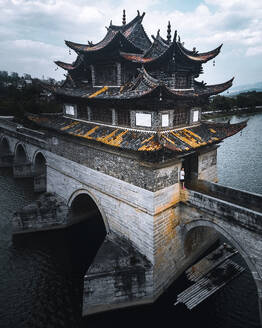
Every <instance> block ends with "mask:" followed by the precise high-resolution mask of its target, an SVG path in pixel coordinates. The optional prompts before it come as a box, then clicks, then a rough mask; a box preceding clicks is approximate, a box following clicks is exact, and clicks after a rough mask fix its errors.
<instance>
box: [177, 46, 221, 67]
mask: <svg viewBox="0 0 262 328" xmlns="http://www.w3.org/2000/svg"><path fill="white" fill-rule="evenodd" d="M177 45H178V47H179V49H180V51H181V52H182V53H183V55H184V56H186V57H187V58H188V59H190V60H192V61H195V62H200V63H206V62H208V61H209V60H211V59H213V58H215V57H216V56H217V55H218V54H219V53H220V49H221V47H222V45H223V44H221V45H220V46H219V47H217V48H216V49H214V50H211V51H208V52H202V53H196V52H193V51H189V50H187V49H185V48H184V47H183V46H182V44H181V43H180V42H177Z"/></svg>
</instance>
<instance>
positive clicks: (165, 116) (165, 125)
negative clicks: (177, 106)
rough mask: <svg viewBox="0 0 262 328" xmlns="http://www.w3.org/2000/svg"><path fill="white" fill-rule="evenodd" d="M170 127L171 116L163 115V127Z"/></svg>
mask: <svg viewBox="0 0 262 328" xmlns="http://www.w3.org/2000/svg"><path fill="white" fill-rule="evenodd" d="M167 126H169V115H168V114H162V127H167Z"/></svg>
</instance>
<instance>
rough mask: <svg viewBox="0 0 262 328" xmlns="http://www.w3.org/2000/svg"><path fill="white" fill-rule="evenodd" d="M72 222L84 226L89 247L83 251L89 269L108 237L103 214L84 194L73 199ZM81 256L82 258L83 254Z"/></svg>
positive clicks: (92, 200) (71, 207)
mask: <svg viewBox="0 0 262 328" xmlns="http://www.w3.org/2000/svg"><path fill="white" fill-rule="evenodd" d="M70 221H71V223H80V224H81V226H82V231H83V233H84V236H85V240H86V242H87V244H88V247H87V248H86V246H85V249H84V250H83V252H84V257H85V263H86V267H88V266H89V265H90V264H91V263H92V261H93V259H94V257H95V255H96V253H97V251H98V249H99V248H100V246H101V245H102V243H103V241H104V239H105V236H106V226H105V222H104V220H103V216H102V213H101V211H100V210H99V208H98V206H97V204H96V202H95V201H94V199H93V198H92V197H91V196H90V195H89V194H87V193H85V192H83V193H80V194H78V195H77V196H76V197H75V198H74V199H73V201H72V202H71V206H70ZM74 226H75V225H74ZM75 242H76V241H74V243H75ZM79 255H80V256H81V254H79Z"/></svg>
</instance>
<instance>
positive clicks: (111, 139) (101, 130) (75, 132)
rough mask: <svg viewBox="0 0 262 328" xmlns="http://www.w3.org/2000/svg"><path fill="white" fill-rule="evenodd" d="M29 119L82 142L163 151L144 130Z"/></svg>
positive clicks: (62, 119) (59, 119)
mask: <svg viewBox="0 0 262 328" xmlns="http://www.w3.org/2000/svg"><path fill="white" fill-rule="evenodd" d="M28 119H29V120H31V121H32V122H34V123H35V124H36V125H38V126H40V127H42V128H45V129H50V130H53V131H56V132H57V133H59V134H67V135H70V136H72V137H77V138H81V139H82V140H83V139H85V140H86V141H90V142H96V143H98V144H104V145H107V146H111V147H114V148H115V149H123V150H127V151H136V152H137V151H138V152H141V151H147V152H154V151H158V150H160V149H162V145H161V144H160V143H159V142H158V141H156V139H155V133H153V132H150V133H148V132H147V131H143V130H141V131H139V130H136V131H134V130H133V129H130V130H129V129H124V128H118V127H117V126H115V127H113V126H104V125H98V124H96V123H90V122H84V121H77V120H74V119H70V118H68V117H64V116H53V117H50V116H49V117H48V116H45V115H34V114H29V115H28Z"/></svg>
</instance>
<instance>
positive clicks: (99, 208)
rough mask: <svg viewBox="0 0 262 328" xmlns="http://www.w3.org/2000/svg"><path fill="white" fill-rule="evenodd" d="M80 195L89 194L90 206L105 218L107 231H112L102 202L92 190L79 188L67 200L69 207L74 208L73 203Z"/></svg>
mask: <svg viewBox="0 0 262 328" xmlns="http://www.w3.org/2000/svg"><path fill="white" fill-rule="evenodd" d="M80 195H86V196H87V199H88V203H89V205H90V208H91V210H92V211H93V212H95V211H98V212H99V213H100V215H101V218H102V220H103V223H104V225H105V228H106V231H107V233H109V232H110V229H109V224H108V220H107V217H106V214H105V212H104V210H103V208H102V206H101V204H100V202H99V201H98V200H97V198H96V197H95V196H94V195H93V193H92V192H90V191H89V190H86V189H79V190H76V191H75V192H74V193H73V194H72V195H71V196H70V198H69V200H68V202H67V206H68V207H69V208H72V205H73V203H74V201H75V200H76V198H77V197H78V196H80Z"/></svg>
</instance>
